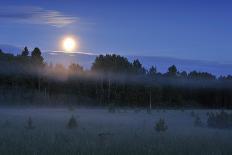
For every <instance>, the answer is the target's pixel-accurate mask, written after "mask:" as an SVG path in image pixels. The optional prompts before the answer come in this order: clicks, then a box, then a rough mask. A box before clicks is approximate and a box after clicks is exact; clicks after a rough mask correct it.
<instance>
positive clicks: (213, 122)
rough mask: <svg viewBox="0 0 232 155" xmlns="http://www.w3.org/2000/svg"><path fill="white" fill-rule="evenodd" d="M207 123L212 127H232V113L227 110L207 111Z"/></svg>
mask: <svg viewBox="0 0 232 155" xmlns="http://www.w3.org/2000/svg"><path fill="white" fill-rule="evenodd" d="M207 116H208V119H207V125H208V127H211V128H218V129H232V114H229V113H227V112H225V111H221V112H220V113H213V112H211V113H207Z"/></svg>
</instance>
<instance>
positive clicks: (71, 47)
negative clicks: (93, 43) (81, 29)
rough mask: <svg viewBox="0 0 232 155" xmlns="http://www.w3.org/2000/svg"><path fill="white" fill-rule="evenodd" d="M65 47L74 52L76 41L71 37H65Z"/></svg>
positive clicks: (66, 49)
mask: <svg viewBox="0 0 232 155" xmlns="http://www.w3.org/2000/svg"><path fill="white" fill-rule="evenodd" d="M63 48H64V50H65V51H67V52H72V51H73V50H75V48H76V41H75V40H74V39H73V38H71V37H68V38H65V39H64V40H63Z"/></svg>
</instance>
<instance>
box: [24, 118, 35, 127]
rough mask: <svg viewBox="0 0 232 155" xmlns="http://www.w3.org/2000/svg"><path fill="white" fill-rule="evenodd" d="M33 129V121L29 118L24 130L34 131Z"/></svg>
mask: <svg viewBox="0 0 232 155" xmlns="http://www.w3.org/2000/svg"><path fill="white" fill-rule="evenodd" d="M34 128H35V126H34V125H33V121H32V119H31V117H29V118H28V120H27V125H26V129H34Z"/></svg>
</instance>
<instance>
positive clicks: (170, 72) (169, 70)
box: [167, 65, 177, 76]
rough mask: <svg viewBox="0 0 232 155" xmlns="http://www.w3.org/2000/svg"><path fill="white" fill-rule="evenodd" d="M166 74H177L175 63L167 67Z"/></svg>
mask: <svg viewBox="0 0 232 155" xmlns="http://www.w3.org/2000/svg"><path fill="white" fill-rule="evenodd" d="M167 74H168V75H170V76H176V75H177V68H176V66H175V65H172V66H170V67H169V68H168V72H167Z"/></svg>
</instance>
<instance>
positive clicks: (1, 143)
mask: <svg viewBox="0 0 232 155" xmlns="http://www.w3.org/2000/svg"><path fill="white" fill-rule="evenodd" d="M210 111H215V110H194V113H196V114H197V115H199V117H200V118H201V120H202V122H203V123H204V127H196V126H194V117H192V116H191V112H192V110H184V111H181V110H165V111H164V110H152V112H151V113H150V114H149V113H147V111H146V110H133V109H120V110H116V112H115V113H110V112H109V111H108V109H90V108H89V109H85V108H80V109H75V110H71V109H68V108H1V109H0V133H1V134H0V154H1V155H32V154H41V155H42V154H43V155H66V154H67V155H74V154H75V155H76V154H99V155H100V154H101V155H102V154H132V155H135V154H162V155H163V154H172V155H173V154H178V155H179V154H183V155H187V154H198V155H199V154H202V155H207V154H209V155H212V154H216V155H217V154H218V155H220V154H228V155H229V154H230V155H231V154H232V147H231V146H232V130H220V129H210V128H208V127H207V116H206V113H207V112H210ZM72 115H73V116H74V117H75V118H76V121H77V127H76V128H73V129H68V128H67V124H68V121H69V119H70V118H71V116H72ZM29 117H31V120H32V125H33V129H28V128H26V126H27V125H28V118H29ZM160 118H162V119H164V120H165V122H166V124H167V125H168V130H167V131H166V132H163V133H158V132H156V130H155V129H154V126H155V123H156V122H157V121H158V120H159V119H160Z"/></svg>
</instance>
